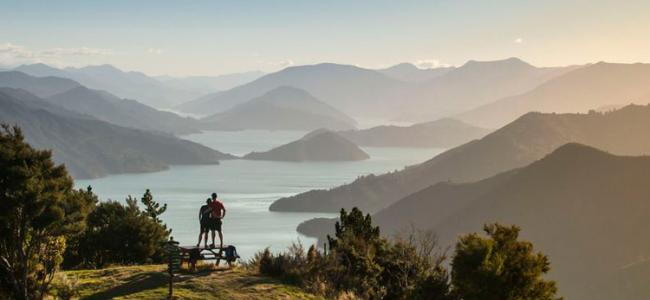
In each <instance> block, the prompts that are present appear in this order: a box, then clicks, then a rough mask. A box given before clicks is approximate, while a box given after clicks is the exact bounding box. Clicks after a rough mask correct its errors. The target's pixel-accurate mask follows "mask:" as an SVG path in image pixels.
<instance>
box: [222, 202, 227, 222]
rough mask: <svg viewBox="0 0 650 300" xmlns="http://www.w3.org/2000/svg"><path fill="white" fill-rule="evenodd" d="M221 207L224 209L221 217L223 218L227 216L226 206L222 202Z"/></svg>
mask: <svg viewBox="0 0 650 300" xmlns="http://www.w3.org/2000/svg"><path fill="white" fill-rule="evenodd" d="M221 209H222V210H223V214H221V218H222V219H223V218H225V217H226V206H225V205H223V204H221Z"/></svg>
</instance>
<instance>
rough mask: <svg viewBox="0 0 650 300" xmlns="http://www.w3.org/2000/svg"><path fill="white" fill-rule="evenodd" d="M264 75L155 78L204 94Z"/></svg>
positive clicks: (178, 87)
mask: <svg viewBox="0 0 650 300" xmlns="http://www.w3.org/2000/svg"><path fill="white" fill-rule="evenodd" d="M263 75H264V73H263V72H260V71H250V72H243V73H232V74H224V75H218V76H188V77H174V76H156V77H155V78H156V79H157V80H159V81H161V82H162V83H164V84H165V85H167V86H169V87H172V88H175V89H179V90H188V91H197V92H201V93H204V94H207V93H212V92H217V91H223V90H227V89H231V88H234V87H236V86H239V85H242V84H245V83H248V82H251V81H253V80H255V79H257V78H260V77H262V76H263Z"/></svg>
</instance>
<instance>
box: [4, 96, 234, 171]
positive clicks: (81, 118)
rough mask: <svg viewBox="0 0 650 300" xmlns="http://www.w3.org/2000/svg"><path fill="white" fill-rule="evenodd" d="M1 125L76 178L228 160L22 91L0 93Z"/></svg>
mask: <svg viewBox="0 0 650 300" xmlns="http://www.w3.org/2000/svg"><path fill="white" fill-rule="evenodd" d="M0 108H1V109H0V122H3V123H8V124H12V125H18V126H19V127H20V128H21V129H22V130H23V133H24V135H25V137H26V140H27V142H29V143H30V144H31V145H32V146H34V147H35V148H40V149H52V150H53V155H54V160H55V161H56V162H57V163H64V164H65V165H66V168H67V169H68V171H69V172H70V173H71V174H72V176H74V177H75V178H92V177H100V176H105V175H108V174H119V173H138V172H151V171H160V170H164V169H166V168H168V167H169V165H176V164H216V163H218V161H219V160H220V159H229V158H232V156H231V155H228V154H224V153H221V152H218V151H215V150H212V149H210V148H208V147H205V146H202V145H199V144H197V143H193V142H190V141H186V140H181V139H178V138H175V137H173V136H171V135H165V134H156V133H151V132H146V131H141V130H137V129H130V128H125V127H120V126H115V125H112V124H109V123H106V122H103V121H99V120H96V119H94V118H92V117H89V116H85V115H79V114H77V113H73V112H70V111H67V110H65V109H63V108H61V107H59V106H56V105H53V104H50V103H48V102H46V101H44V100H42V99H40V98H37V97H35V96H33V95H31V94H29V93H27V92H25V91H22V90H15V89H7V88H0Z"/></svg>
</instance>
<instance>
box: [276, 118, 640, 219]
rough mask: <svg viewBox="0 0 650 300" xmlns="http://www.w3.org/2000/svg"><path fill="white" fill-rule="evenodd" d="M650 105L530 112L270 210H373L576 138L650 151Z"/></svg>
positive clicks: (615, 149) (515, 164)
mask: <svg viewBox="0 0 650 300" xmlns="http://www.w3.org/2000/svg"><path fill="white" fill-rule="evenodd" d="M648 132H650V106H627V107H624V108H622V109H620V110H617V111H614V112H610V113H595V112H594V113H591V114H541V113H528V114H526V115H524V116H522V117H520V118H519V119H517V120H516V121H514V122H512V123H511V124H508V125H507V126H505V127H503V128H501V129H499V130H497V131H495V132H493V133H491V134H488V135H487V136H485V137H484V138H482V139H480V140H476V141H472V142H469V143H466V144H464V145H461V146H459V147H456V148H453V149H450V150H448V151H446V152H444V153H442V154H440V155H438V156H436V157H434V158H433V159H431V160H429V161H427V162H424V163H422V164H419V165H415V166H411V167H406V168H405V169H404V170H402V171H399V172H392V173H388V174H383V175H370V176H365V177H361V178H359V179H357V180H356V181H354V182H352V183H350V184H346V185H343V186H340V187H337V188H333V189H331V190H314V191H309V192H306V193H302V194H298V195H296V196H293V197H288V198H282V199H279V200H277V201H276V202H274V203H273V204H272V205H271V207H270V209H271V210H274V211H320V212H336V211H338V210H339V209H340V208H342V207H345V208H351V207H354V206H357V207H359V208H361V209H363V210H364V211H367V212H376V211H378V210H380V209H382V208H385V207H387V206H389V205H391V204H392V203H394V202H395V201H397V200H399V199H401V198H404V197H405V196H407V195H409V194H412V193H414V192H417V191H419V190H421V189H424V188H426V187H428V186H430V185H433V184H436V183H438V182H443V181H452V182H471V181H476V180H480V179H484V178H487V177H490V176H493V175H496V174H498V173H500V172H504V171H507V170H510V169H514V168H519V167H522V166H525V165H527V164H530V163H532V162H534V161H535V160H538V159H540V158H542V157H544V156H545V155H547V154H548V153H551V152H552V151H553V150H555V149H556V148H557V147H559V146H561V145H563V144H566V143H569V142H578V143H583V144H586V145H591V146H594V147H597V148H599V149H603V150H606V151H610V152H612V153H615V154H621V155H640V154H646V153H650V139H648V138H647V134H648Z"/></svg>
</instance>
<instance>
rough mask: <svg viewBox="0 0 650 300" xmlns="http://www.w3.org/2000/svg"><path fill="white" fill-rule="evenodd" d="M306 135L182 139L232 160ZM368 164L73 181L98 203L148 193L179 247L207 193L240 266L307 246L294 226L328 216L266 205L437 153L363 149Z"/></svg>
mask: <svg viewBox="0 0 650 300" xmlns="http://www.w3.org/2000/svg"><path fill="white" fill-rule="evenodd" d="M304 134H306V132H299V131H253V130H247V131H235V132H217V131H208V132H204V133H201V134H193V135H188V136H184V137H183V138H186V139H188V140H192V141H195V142H198V143H201V144H203V145H206V146H208V147H211V148H214V149H217V150H219V151H222V152H228V153H232V154H235V155H243V154H246V153H248V152H251V151H264V150H268V149H270V148H272V147H276V146H279V145H282V144H285V143H287V142H290V141H293V140H295V139H297V138H300V137H301V136H303V135H304ZM363 150H364V151H366V152H367V153H368V154H369V155H370V157H371V158H370V159H368V160H365V161H358V162H302V163H295V162H272V161H248V160H230V161H222V162H221V164H219V165H200V166H172V167H171V168H170V169H169V170H166V171H162V172H156V173H144V174H124V175H113V176H108V177H103V178H98V179H91V180H76V183H75V184H76V186H77V187H79V188H84V187H86V186H89V185H90V186H92V187H93V191H94V192H95V193H97V194H98V195H99V197H100V198H101V199H102V201H105V200H108V199H112V200H119V201H124V199H125V198H126V197H127V196H128V195H132V196H134V197H137V198H140V197H141V196H142V194H143V193H144V191H145V189H150V190H151V192H152V193H153V195H154V199H155V200H156V201H158V202H161V203H166V204H167V207H168V208H167V212H165V213H164V214H163V215H162V219H163V221H164V222H165V223H166V224H167V225H168V226H169V227H170V228H172V230H173V231H172V236H173V237H174V239H175V240H177V241H180V242H181V244H183V245H195V244H196V242H197V238H198V232H199V223H198V210H199V207H200V206H201V205H202V204H203V203H205V200H206V199H207V198H208V197H209V195H210V194H211V193H212V192H217V193H218V194H219V198H220V199H221V200H222V201H223V202H224V205H225V206H226V209H227V215H226V218H225V219H224V224H223V233H224V243H225V244H232V245H235V246H236V247H237V250H238V252H239V253H240V255H241V256H242V258H244V259H248V258H250V257H252V256H253V255H254V254H255V253H256V252H257V251H260V250H263V249H264V248H265V247H270V248H271V249H272V250H273V251H281V250H284V249H286V247H287V246H289V245H290V244H291V243H292V242H296V241H300V242H301V243H303V245H305V246H308V245H310V244H312V243H314V242H315V240H314V239H311V238H307V237H305V236H302V235H300V234H298V233H297V232H296V226H297V225H298V224H299V223H300V222H302V221H305V220H308V219H310V218H314V217H335V216H336V214H324V213H281V212H270V211H269V210H268V207H269V205H270V204H271V203H272V202H273V201H275V200H277V199H279V198H281V197H286V196H291V195H295V194H297V193H301V192H305V191H308V190H311V189H327V188H332V187H336V186H338V185H341V184H344V183H348V182H351V181H353V180H354V179H355V178H357V177H358V176H362V175H367V174H371V173H375V174H380V173H385V172H388V171H393V170H398V169H402V168H403V167H404V166H407V165H412V164H415V163H419V162H423V161H425V160H427V159H430V158H432V157H433V156H435V155H437V154H439V153H441V152H442V151H443V150H444V149H422V148H372V147H367V148H363Z"/></svg>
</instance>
